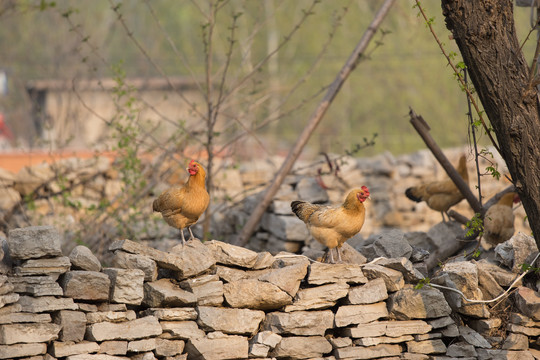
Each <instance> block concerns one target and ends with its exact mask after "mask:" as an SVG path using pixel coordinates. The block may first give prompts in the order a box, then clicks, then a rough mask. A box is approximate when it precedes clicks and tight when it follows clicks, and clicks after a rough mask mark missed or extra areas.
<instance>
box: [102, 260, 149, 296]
mask: <svg viewBox="0 0 540 360" xmlns="http://www.w3.org/2000/svg"><path fill="white" fill-rule="evenodd" d="M103 273H104V274H106V275H107V276H109V279H110V281H111V287H110V291H109V294H110V297H109V299H110V301H112V302H113V303H119V304H130V305H140V304H141V302H142V300H143V297H144V290H143V283H144V272H143V271H142V270H139V269H129V270H127V269H117V268H106V269H103Z"/></svg>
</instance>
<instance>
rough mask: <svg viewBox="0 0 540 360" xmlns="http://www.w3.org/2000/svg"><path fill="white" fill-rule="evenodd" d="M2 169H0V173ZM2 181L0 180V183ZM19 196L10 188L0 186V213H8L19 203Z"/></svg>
mask: <svg viewBox="0 0 540 360" xmlns="http://www.w3.org/2000/svg"><path fill="white" fill-rule="evenodd" d="M1 170H2V169H0V171H1ZM1 181H2V180H1V179H0V182H1ZM21 199H22V198H21V194H19V192H18V191H16V190H15V189H13V188H11V187H5V186H2V185H0V212H4V211H10V210H11V209H12V208H13V207H14V206H15V205H17V204H18V203H19V202H20V201H21Z"/></svg>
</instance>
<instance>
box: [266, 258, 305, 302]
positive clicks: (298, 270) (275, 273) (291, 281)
mask: <svg viewBox="0 0 540 360" xmlns="http://www.w3.org/2000/svg"><path fill="white" fill-rule="evenodd" d="M307 268H308V264H307V263H299V264H295V265H291V266H286V267H283V268H280V269H273V270H272V271H270V272H266V273H264V274H263V275H261V276H259V280H260V281H266V282H269V283H271V284H274V285H276V286H277V287H279V288H280V289H281V290H283V291H285V292H286V293H287V294H289V295H290V296H291V297H294V296H295V295H296V293H297V291H298V289H299V288H300V282H301V281H302V280H303V279H304V278H305V277H306V274H307Z"/></svg>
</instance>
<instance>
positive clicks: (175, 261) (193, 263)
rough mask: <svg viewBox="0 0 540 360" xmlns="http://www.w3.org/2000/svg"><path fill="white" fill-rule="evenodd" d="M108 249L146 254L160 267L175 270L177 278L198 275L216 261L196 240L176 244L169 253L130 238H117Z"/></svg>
mask: <svg viewBox="0 0 540 360" xmlns="http://www.w3.org/2000/svg"><path fill="white" fill-rule="evenodd" d="M109 250H111V251H115V250H123V251H126V252H128V253H132V254H138V255H144V256H147V257H149V258H150V259H152V260H154V261H155V262H156V263H157V264H158V265H159V266H160V267H162V268H164V269H169V270H174V271H176V272H177V273H178V277H179V278H188V277H191V276H195V275H199V274H201V273H203V272H205V271H207V270H208V269H210V268H211V267H213V266H214V265H215V263H216V261H215V259H214V257H213V255H212V252H211V251H210V250H209V249H208V248H207V247H206V246H205V245H203V244H202V243H201V242H200V241H198V240H193V241H188V242H187V243H186V245H185V246H183V245H182V244H180V245H177V246H175V247H174V248H172V249H171V252H169V253H166V252H163V251H159V250H156V249H153V248H151V247H148V246H145V245H143V244H140V243H136V242H134V241H131V240H117V241H115V242H113V243H112V244H111V246H110V247H109Z"/></svg>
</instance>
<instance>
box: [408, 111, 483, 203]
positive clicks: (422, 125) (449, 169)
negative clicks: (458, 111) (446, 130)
mask: <svg viewBox="0 0 540 360" xmlns="http://www.w3.org/2000/svg"><path fill="white" fill-rule="evenodd" d="M409 116H410V117H411V120H410V121H411V124H412V126H413V127H414V128H415V129H416V131H417V132H418V134H420V136H421V137H422V140H424V142H425V143H426V146H427V147H428V148H429V150H431V152H432V153H433V155H434V156H435V158H436V159H437V161H438V162H439V164H441V166H442V167H443V169H444V171H446V173H447V174H448V176H449V177H450V179H452V181H453V182H454V184H456V186H457V188H458V189H459V191H460V192H461V193H462V194H463V196H464V197H465V199H466V200H467V202H468V203H469V205H470V206H471V208H472V209H473V210H474V212H477V213H481V211H482V205H481V204H480V202H479V201H478V199H477V198H476V196H474V194H473V193H472V191H471V189H470V188H469V185H467V183H466V182H465V181H463V179H462V178H461V176H460V175H459V173H458V172H457V171H456V169H455V168H454V167H453V166H452V164H451V163H450V161H448V158H447V157H446V155H444V153H443V152H442V150H441V148H440V147H439V145H437V143H436V142H435V140H434V139H433V138H432V137H431V135H430V134H429V130H430V129H429V126H428V125H427V123H426V122H425V121H424V119H423V118H422V116H420V115H417V114H416V113H415V112H414V110H413V109H412V108H411V109H410V111H409Z"/></svg>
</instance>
